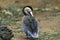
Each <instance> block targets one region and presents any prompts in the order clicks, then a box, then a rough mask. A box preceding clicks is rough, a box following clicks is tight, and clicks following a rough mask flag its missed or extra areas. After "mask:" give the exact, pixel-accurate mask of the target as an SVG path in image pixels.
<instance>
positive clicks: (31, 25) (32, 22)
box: [23, 16, 38, 33]
mask: <svg viewBox="0 0 60 40" xmlns="http://www.w3.org/2000/svg"><path fill="white" fill-rule="evenodd" d="M23 23H24V25H25V27H26V28H27V29H28V30H29V31H30V32H31V33H33V32H37V28H38V23H37V21H36V19H35V18H34V17H31V16H25V17H24V20H23Z"/></svg>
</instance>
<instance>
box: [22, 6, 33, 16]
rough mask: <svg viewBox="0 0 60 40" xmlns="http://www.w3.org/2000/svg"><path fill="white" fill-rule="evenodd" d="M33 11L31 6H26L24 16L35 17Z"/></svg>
mask: <svg viewBox="0 0 60 40" xmlns="http://www.w3.org/2000/svg"><path fill="white" fill-rule="evenodd" d="M32 11H33V8H32V7H31V6H25V7H24V8H23V13H24V15H30V16H33V13H32Z"/></svg>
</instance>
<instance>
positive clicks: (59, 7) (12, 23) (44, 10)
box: [0, 0, 60, 40]
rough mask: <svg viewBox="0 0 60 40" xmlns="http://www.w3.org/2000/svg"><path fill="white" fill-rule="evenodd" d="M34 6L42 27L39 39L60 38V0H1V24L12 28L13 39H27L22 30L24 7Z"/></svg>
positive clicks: (54, 39) (52, 39)
mask: <svg viewBox="0 0 60 40" xmlns="http://www.w3.org/2000/svg"><path fill="white" fill-rule="evenodd" d="M27 5H28V6H32V7H33V9H34V11H33V13H34V16H35V17H36V18H37V19H38V21H39V23H40V25H41V27H40V38H39V40H60V0H0V26H1V25H2V26H7V27H8V28H10V29H11V30H12V31H13V33H14V34H15V36H14V37H13V39H12V40H26V39H24V38H25V34H24V32H23V31H22V28H21V27H22V26H21V23H22V17H23V16H24V15H23V14H22V8H23V7H24V6H27Z"/></svg>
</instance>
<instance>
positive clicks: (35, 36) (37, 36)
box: [28, 31, 39, 38]
mask: <svg viewBox="0 0 60 40" xmlns="http://www.w3.org/2000/svg"><path fill="white" fill-rule="evenodd" d="M28 34H29V35H30V36H31V37H32V38H39V35H38V33H36V32H35V33H33V34H32V33H31V32H29V31H28Z"/></svg>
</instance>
